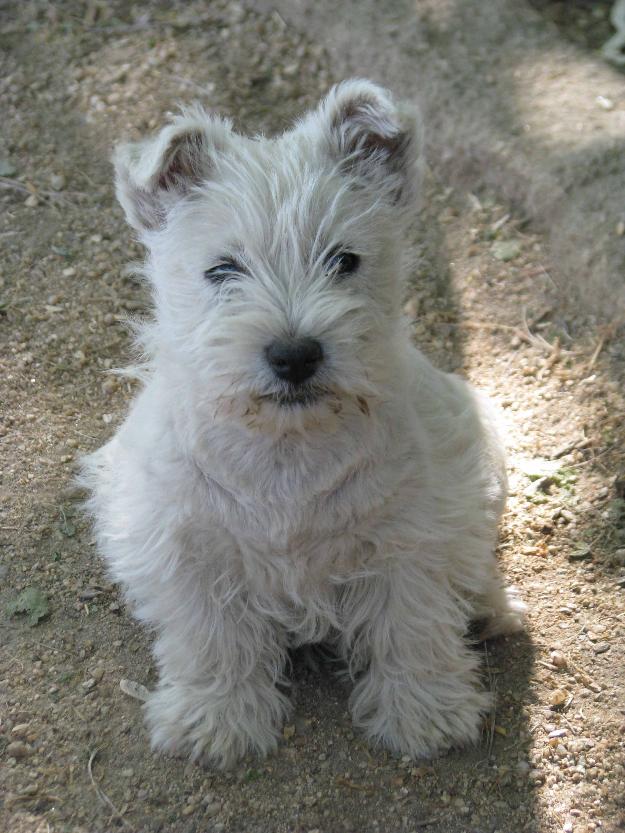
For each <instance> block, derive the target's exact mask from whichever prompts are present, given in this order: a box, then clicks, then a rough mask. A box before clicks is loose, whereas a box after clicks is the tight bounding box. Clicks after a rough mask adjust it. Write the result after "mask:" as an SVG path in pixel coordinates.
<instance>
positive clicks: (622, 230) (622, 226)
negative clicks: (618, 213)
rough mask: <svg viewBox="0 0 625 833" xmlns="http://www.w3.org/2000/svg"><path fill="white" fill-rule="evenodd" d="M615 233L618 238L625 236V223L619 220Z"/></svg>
mask: <svg viewBox="0 0 625 833" xmlns="http://www.w3.org/2000/svg"><path fill="white" fill-rule="evenodd" d="M615 231H616V235H617V237H622V236H623V235H624V234H625V223H624V222H623V221H622V220H619V221H618V223H617V224H616V228H615Z"/></svg>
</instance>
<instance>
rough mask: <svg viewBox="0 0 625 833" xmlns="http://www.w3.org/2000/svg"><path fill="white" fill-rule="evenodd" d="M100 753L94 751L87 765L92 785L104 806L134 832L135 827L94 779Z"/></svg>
mask: <svg viewBox="0 0 625 833" xmlns="http://www.w3.org/2000/svg"><path fill="white" fill-rule="evenodd" d="M98 752H99V750H98V749H94V750H93V752H92V753H91V755H90V756H89V763H88V764H87V773H88V774H89V780H90V781H91V784H92V786H93V789H94V790H95V792H96V795H97V796H98V798H99V799H100V801H101V802H102V803H103V804H106V806H107V807H108V808H109V810H110V811H111V812H112V814H113V815H114V816H115V818H118V819H119V820H120V821H121V822H122V824H123V825H124V826H125V827H127V828H128V829H129V830H134V827H133V826H132V825H131V824H130V823H129V822H128V821H126V819H125V818H124V817H123V815H122V814H121V813H120V811H119V810H118V809H117V807H116V806H115V805H114V804H113V802H112V801H111V799H110V798H109V797H108V795H107V794H106V793H105V792H104V790H103V789H102V788H101V787H100V786H99V785H98V783H97V782H96V780H95V778H94V777H93V762H94V760H95V757H96V755H97V754H98Z"/></svg>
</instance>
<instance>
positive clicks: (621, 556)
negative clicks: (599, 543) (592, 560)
mask: <svg viewBox="0 0 625 833" xmlns="http://www.w3.org/2000/svg"><path fill="white" fill-rule="evenodd" d="M610 560H611V561H612V563H613V564H615V565H616V566H617V567H625V549H623V548H621V549H618V550H615V551H614V552H613V553H612V558H611V559H610Z"/></svg>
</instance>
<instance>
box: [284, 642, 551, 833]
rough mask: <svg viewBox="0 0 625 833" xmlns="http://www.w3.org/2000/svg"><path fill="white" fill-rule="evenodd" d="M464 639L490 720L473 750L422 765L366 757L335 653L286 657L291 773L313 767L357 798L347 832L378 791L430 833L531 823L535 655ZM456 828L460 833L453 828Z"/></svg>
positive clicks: (375, 752) (518, 646) (322, 650)
mask: <svg viewBox="0 0 625 833" xmlns="http://www.w3.org/2000/svg"><path fill="white" fill-rule="evenodd" d="M475 633H477V628H476V630H475ZM467 639H468V640H469V641H470V642H471V644H472V645H473V648H474V650H476V651H478V652H479V653H480V654H481V655H482V669H483V684H484V686H485V687H486V688H487V689H489V690H490V691H491V692H492V693H493V707H492V710H491V712H490V713H489V714H487V715H485V718H484V723H483V729H482V735H481V739H480V741H479V743H478V744H477V745H475V746H473V747H465V748H463V749H453V750H451V751H450V752H449V753H447V754H445V755H442V756H441V757H439V758H436V759H433V760H421V761H409V760H408V759H407V758H406V757H402V756H399V755H393V754H392V753H389V752H388V751H386V750H385V749H383V748H381V747H371V746H370V745H369V744H368V743H367V741H366V740H365V738H364V737H363V736H362V735H361V734H360V733H359V732H358V730H356V729H354V728H353V726H352V724H351V718H350V714H349V695H350V692H351V688H352V681H351V680H350V679H349V675H348V674H347V670H346V667H345V664H344V663H343V662H342V661H341V660H340V659H339V658H338V657H337V655H336V654H335V653H334V651H333V650H332V646H331V645H326V644H321V645H313V646H305V647H303V648H298V649H295V650H293V651H291V652H290V655H289V657H290V679H291V685H290V691H289V695H290V697H291V699H292V701H293V704H294V712H293V716H292V718H291V721H292V725H291V726H290V728H289V729H288V730H287V732H286V735H285V737H286V736H289V735H290V733H291V732H293V733H294V735H295V737H294V738H293V739H292V741H291V740H289V743H293V744H294V749H293V750H292V753H291V754H292V763H293V765H294V767H295V768H296V769H297V768H299V766H300V765H302V766H304V764H305V762H308V763H307V764H306V769H307V770H308V771H311V770H310V767H311V763H310V762H311V761H312V772H313V773H316V776H317V777H323V775H324V772H326V773H327V774H328V775H331V776H332V777H333V778H334V780H335V782H336V783H338V784H339V785H347V789H346V792H347V793H356V794H357V796H358V801H357V802H356V805H357V806H355V807H354V808H352V810H350V812H351V813H352V818H351V821H352V823H354V822H357V821H358V820H359V819H361V820H362V823H363V825H365V824H366V819H367V818H368V817H370V816H369V814H370V813H373V812H374V808H375V806H376V801H378V800H379V791H380V790H387V789H394V790H396V791H397V800H398V802H399V804H400V806H401V812H402V815H403V816H405V817H406V818H407V819H409V820H410V822H411V823H412V824H415V823H416V824H417V825H418V824H419V822H420V821H421V822H423V820H425V819H427V820H428V826H427V829H428V831H437V830H440V831H443V830H444V831H448V830H454V831H455V830H456V829H459V830H460V829H463V830H476V831H478V830H479V831H481V830H484V829H486V830H492V829H500V830H510V817H511V813H513V814H514V815H515V817H518V819H519V820H521V819H522V818H525V816H526V815H527V818H528V819H529V818H530V817H531V808H532V805H533V800H532V791H533V789H534V787H535V785H536V783H538V782H539V781H540V775H539V774H538V773H537V771H536V770H535V769H534V765H533V764H532V762H531V753H532V750H531V735H530V731H529V726H528V725H527V722H528V716H527V706H528V705H529V704H530V703H531V702H533V699H534V695H533V692H532V688H531V679H532V674H533V666H534V657H535V649H534V646H533V644H532V642H531V640H530V638H529V636H528V635H527V634H525V633H520V634H515V635H514V636H506V637H500V638H497V639H492V640H489V641H488V642H478V641H477V638H476V637H475V634H474V631H473V630H471V632H470V633H469V634H467ZM298 747H300V749H301V752H299V751H298V749H297V748H298ZM311 751H314V753H315V754H314V755H312V756H311V754H310V753H311ZM328 771H329V772H328ZM354 812H355V813H357V816H358V818H356V817H354V815H353V814H354ZM463 819H464V821H462V820H463ZM460 823H462V824H464V823H466V826H465V827H458V828H456V826H454V825H457V824H460ZM450 824H451V825H452V826H451V827H450V826H449V825H450ZM389 829H395V828H394V827H390V828H389ZM397 829H403V828H400V827H398V828H397ZM408 829H412V828H410V827H409V828H408ZM418 829H420V828H418ZM519 829H520V828H519Z"/></svg>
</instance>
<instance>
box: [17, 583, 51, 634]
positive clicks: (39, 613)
mask: <svg viewBox="0 0 625 833" xmlns="http://www.w3.org/2000/svg"><path fill="white" fill-rule="evenodd" d="M7 611H8V613H9V615H10V616H15V615H16V614H18V613H27V614H28V624H29V625H30V626H31V627H33V626H34V625H36V624H37V623H38V622H39V620H40V619H43V618H44V617H45V616H47V615H48V600H47V599H46V597H45V595H44V594H43V593H42V592H41V590H38V589H37V588H36V587H27V588H26V589H25V590H22V592H21V593H20V594H19V596H18V597H17V598H16V599H14V601H12V602H9V604H8V605H7Z"/></svg>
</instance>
